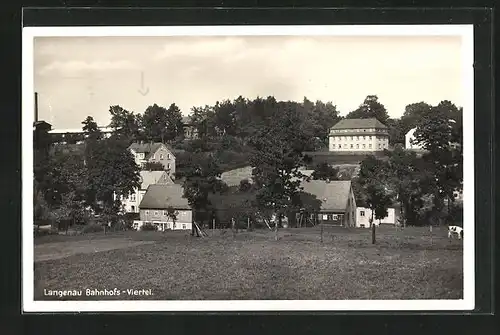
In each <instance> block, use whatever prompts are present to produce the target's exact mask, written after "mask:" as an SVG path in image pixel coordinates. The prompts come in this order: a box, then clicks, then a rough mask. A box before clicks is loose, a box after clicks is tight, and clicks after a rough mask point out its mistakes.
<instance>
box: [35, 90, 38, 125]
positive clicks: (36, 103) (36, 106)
mask: <svg viewBox="0 0 500 335" xmlns="http://www.w3.org/2000/svg"><path fill="white" fill-rule="evenodd" d="M37 121H38V92H35V122H37Z"/></svg>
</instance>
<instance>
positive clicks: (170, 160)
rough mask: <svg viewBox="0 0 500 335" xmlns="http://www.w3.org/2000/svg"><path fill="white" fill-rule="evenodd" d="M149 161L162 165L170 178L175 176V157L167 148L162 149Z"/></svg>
mask: <svg viewBox="0 0 500 335" xmlns="http://www.w3.org/2000/svg"><path fill="white" fill-rule="evenodd" d="M149 161H150V162H158V163H162V164H163V166H164V167H165V170H166V171H167V173H168V175H169V176H173V175H174V174H175V157H174V155H173V154H172V153H171V152H170V150H168V149H167V148H166V147H165V146H162V147H160V148H159V149H158V150H157V151H156V152H155V153H154V154H153V155H152V156H151V158H150V159H149Z"/></svg>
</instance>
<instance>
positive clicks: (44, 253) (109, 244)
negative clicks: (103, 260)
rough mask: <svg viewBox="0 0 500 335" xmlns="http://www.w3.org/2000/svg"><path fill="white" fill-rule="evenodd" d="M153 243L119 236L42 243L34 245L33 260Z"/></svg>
mask: <svg viewBox="0 0 500 335" xmlns="http://www.w3.org/2000/svg"><path fill="white" fill-rule="evenodd" d="M150 243H154V242H152V241H133V240H128V239H121V238H110V239H99V240H86V241H73V242H58V243H44V244H40V245H35V247H34V253H35V254H34V258H35V262H41V261H47V260H52V259H60V258H65V257H69V256H72V255H76V254H88V253H94V252H101V251H108V250H114V249H123V248H129V247H135V246H138V245H142V244H150Z"/></svg>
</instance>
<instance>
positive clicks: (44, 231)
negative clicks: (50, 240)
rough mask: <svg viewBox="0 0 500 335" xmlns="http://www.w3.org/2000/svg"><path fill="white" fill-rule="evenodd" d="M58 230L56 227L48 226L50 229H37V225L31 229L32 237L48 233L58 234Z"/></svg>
mask: <svg viewBox="0 0 500 335" xmlns="http://www.w3.org/2000/svg"><path fill="white" fill-rule="evenodd" d="M58 234H59V232H58V231H57V229H54V228H50V229H37V227H34V229H33V237H41V236H48V235H58Z"/></svg>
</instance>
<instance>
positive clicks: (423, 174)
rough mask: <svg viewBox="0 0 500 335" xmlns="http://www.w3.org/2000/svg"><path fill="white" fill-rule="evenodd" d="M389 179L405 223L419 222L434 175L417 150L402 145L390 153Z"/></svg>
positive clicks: (413, 223)
mask: <svg viewBox="0 0 500 335" xmlns="http://www.w3.org/2000/svg"><path fill="white" fill-rule="evenodd" d="M388 164H389V171H390V172H389V173H388V180H389V182H388V183H389V184H390V188H391V190H392V191H393V192H394V197H395V199H396V200H397V201H398V202H399V204H400V208H401V220H402V223H403V225H406V224H407V223H408V224H412V225H415V224H417V221H418V220H419V210H420V208H422V206H423V201H422V198H423V196H424V195H425V194H426V193H427V192H429V188H430V186H429V185H430V184H429V183H430V182H431V180H432V175H431V174H430V173H429V169H428V167H427V166H426V163H425V162H424V161H423V160H422V159H421V158H419V157H417V155H416V153H415V152H411V151H406V150H404V149H402V148H400V147H397V148H395V149H394V151H393V152H391V153H389V161H388Z"/></svg>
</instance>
